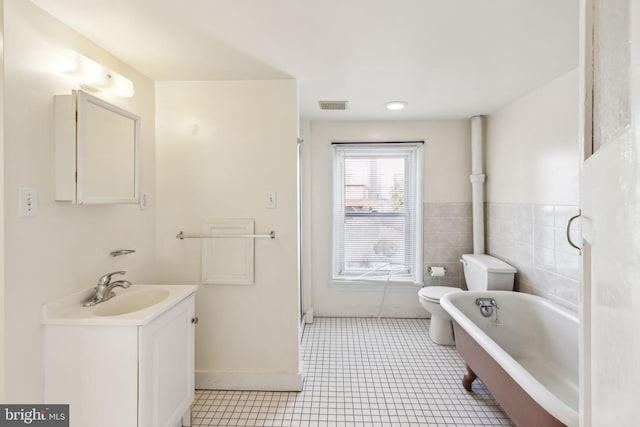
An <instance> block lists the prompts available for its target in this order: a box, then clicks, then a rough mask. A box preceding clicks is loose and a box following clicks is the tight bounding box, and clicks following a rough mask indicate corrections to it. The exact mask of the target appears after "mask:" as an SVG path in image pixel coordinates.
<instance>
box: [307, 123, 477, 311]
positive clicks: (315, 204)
mask: <svg viewBox="0 0 640 427" xmlns="http://www.w3.org/2000/svg"><path fill="white" fill-rule="evenodd" d="M309 126H310V130H309V131H308V132H307V134H310V135H311V143H310V144H309V145H307V146H305V150H308V151H306V152H308V153H309V156H310V158H311V170H310V171H304V173H307V174H309V176H310V177H311V212H310V215H311V257H312V258H311V277H312V285H311V286H312V300H313V301H312V304H313V308H314V312H315V314H316V315H319V316H334V315H348V316H349V315H356V316H371V315H377V313H378V307H379V304H380V301H381V298H382V291H383V289H382V287H383V285H378V284H373V285H366V286H361V287H358V288H357V289H355V288H354V287H353V285H349V286H348V287H347V286H345V285H338V284H333V283H331V244H332V236H331V230H332V229H333V224H332V219H333V214H332V200H333V199H332V196H333V187H332V185H333V184H332V183H333V153H334V152H333V148H332V147H331V142H332V141H425V143H426V145H425V148H424V192H423V193H424V195H423V201H424V202H425V203H452V202H453V203H456V202H469V201H470V200H471V185H470V184H469V174H470V173H471V147H470V138H471V134H470V125H469V121H468V120H441V121H327V122H323V121H313V122H311V123H310V125H309ZM417 292H418V288H417V287H415V286H409V285H394V286H393V288H392V289H390V291H389V292H388V294H387V297H386V301H385V314H386V315H395V316H406V317H412V316H425V315H426V312H425V311H424V309H422V307H421V306H420V305H419V303H418V296H417Z"/></svg>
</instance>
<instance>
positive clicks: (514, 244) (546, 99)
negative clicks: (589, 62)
mask: <svg viewBox="0 0 640 427" xmlns="http://www.w3.org/2000/svg"><path fill="white" fill-rule="evenodd" d="M578 105H579V99H578V74H577V70H573V71H570V72H568V73H566V74H564V75H562V76H560V77H558V78H557V79H555V80H553V81H551V82H549V83H547V84H545V85H543V86H541V87H539V88H538V89H536V90H534V91H532V92H530V93H528V94H527V95H525V96H523V97H521V98H520V99H518V100H516V101H514V102H513V103H511V104H509V105H506V106H504V107H502V108H501V109H500V110H498V111H496V112H495V113H493V114H491V115H490V116H489V117H488V119H487V145H486V152H487V168H486V174H487V198H486V201H487V213H488V215H487V217H486V218H485V220H486V222H487V223H486V225H487V227H486V233H487V239H486V240H487V251H488V253H490V254H492V255H494V256H497V257H499V258H502V259H504V260H505V261H507V262H509V263H510V264H512V265H513V266H514V267H516V269H517V270H518V273H517V275H516V282H517V288H518V290H520V291H524V292H529V293H534V294H537V295H541V296H544V297H546V298H549V299H552V300H555V301H556V302H559V303H561V304H563V305H565V306H567V307H568V308H570V309H573V310H577V309H578V302H579V291H580V254H579V252H578V251H577V250H576V249H575V248H573V247H571V246H570V245H569V244H568V242H567V239H566V226H567V221H568V219H569V217H571V216H573V215H575V214H577V213H578V171H579V164H580V153H579V144H578ZM572 236H573V240H574V241H575V242H580V240H581V239H580V230H579V223H578V222H575V223H574V227H573V229H572Z"/></svg>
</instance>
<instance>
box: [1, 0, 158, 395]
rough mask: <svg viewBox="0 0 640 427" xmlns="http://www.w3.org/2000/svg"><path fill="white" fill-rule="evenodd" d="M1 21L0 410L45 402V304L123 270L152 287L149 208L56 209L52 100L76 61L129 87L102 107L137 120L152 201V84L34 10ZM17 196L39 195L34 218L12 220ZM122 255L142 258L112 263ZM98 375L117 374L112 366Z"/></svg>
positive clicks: (10, 4) (10, 6) (15, 5)
mask: <svg viewBox="0 0 640 427" xmlns="http://www.w3.org/2000/svg"><path fill="white" fill-rule="evenodd" d="M4 18H5V19H4V24H5V27H4V86H5V91H4V106H5V115H4V117H5V129H4V130H5V132H4V139H5V150H4V156H5V158H4V160H5V175H4V177H5V182H4V190H5V199H4V208H5V209H4V215H5V233H6V234H5V252H6V255H5V266H6V268H5V301H4V303H5V319H4V324H3V326H4V329H5V385H6V396H5V397H6V399H5V401H6V402H15V403H25V402H30V403H36V402H40V401H42V399H43V383H42V381H43V349H42V326H41V325H40V320H39V319H40V311H41V306H42V304H43V303H45V302H47V301H50V300H52V299H56V298H58V297H61V296H64V295H67V294H69V293H72V292H74V291H77V290H80V289H86V288H89V287H91V286H94V285H95V283H96V281H97V279H98V277H99V276H100V275H102V274H104V273H106V272H109V271H114V270H120V269H122V270H128V271H129V274H128V278H129V279H130V280H132V281H133V282H134V283H145V282H151V281H153V279H154V278H155V271H154V269H153V264H154V262H153V260H154V256H155V240H154V233H155V209H154V208H153V203H152V206H151V207H149V208H148V209H147V210H140V208H139V206H137V205H118V206H72V205H70V204H68V203H63V202H55V201H54V151H53V150H54V139H53V135H54V129H53V125H54V116H53V105H54V104H53V97H54V95H57V94H70V93H71V90H72V89H75V88H76V87H75V85H74V83H73V82H72V81H71V79H70V78H69V76H67V75H64V74H62V73H60V72H59V68H58V67H59V59H60V58H61V57H63V56H64V55H68V54H69V53H70V52H71V51H77V52H79V53H82V54H83V55H85V56H88V57H91V58H92V59H94V60H96V61H98V62H100V63H102V64H104V65H105V66H107V67H109V68H111V69H113V70H114V71H116V72H118V73H120V74H122V75H124V76H126V77H128V78H129V79H131V80H132V81H134V83H135V89H136V95H135V97H134V98H131V99H127V100H119V99H108V101H110V102H113V103H116V104H118V105H119V106H121V107H123V108H125V109H129V110H131V111H133V112H134V113H136V114H138V115H139V116H141V117H142V124H141V141H140V142H141V146H140V148H141V153H140V156H141V188H142V190H143V191H144V192H147V193H149V195H150V200H152V201H153V199H154V196H155V194H154V188H155V178H154V176H155V163H154V162H155V157H154V156H155V149H154V132H155V129H154V128H155V123H154V84H153V82H152V81H151V80H149V79H148V78H146V77H144V76H142V75H141V74H139V73H138V72H136V71H135V70H133V69H131V68H130V67H128V66H127V65H126V64H123V63H122V62H121V61H119V60H117V59H116V58H114V57H113V56H111V55H110V54H108V53H107V52H105V51H104V50H102V49H101V48H99V47H98V46H96V45H94V44H92V43H91V42H89V41H88V40H86V39H84V38H82V37H81V36H80V35H78V34H77V33H75V32H73V31H71V30H70V29H68V27H66V26H64V25H62V24H61V23H60V22H58V21H56V20H54V19H53V18H51V17H50V16H49V15H47V14H45V13H44V12H42V11H41V10H40V9H38V8H37V7H35V6H34V5H33V4H32V3H31V2H28V1H24V0H6V1H5V2H4ZM113 167H114V168H116V167H117V165H113ZM19 187H35V188H36V189H37V191H38V199H39V213H38V216H37V217H35V218H19V217H18V215H17V212H18V203H17V201H18V200H17V199H18V198H17V195H18V188H19ZM118 248H132V249H136V250H137V251H138V252H137V253H136V254H133V255H129V256H126V257H119V258H111V257H110V256H109V252H110V251H112V250H114V249H118ZM102 368H104V369H112V368H113V369H117V367H115V368H114V367H110V366H109V361H108V360H105V364H104V366H103V367H102Z"/></svg>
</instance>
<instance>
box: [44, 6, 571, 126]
mask: <svg viewBox="0 0 640 427" xmlns="http://www.w3.org/2000/svg"><path fill="white" fill-rule="evenodd" d="M32 1H33V3H35V4H36V5H38V6H40V7H41V8H43V9H45V10H46V11H48V12H49V13H50V14H52V15H53V16H55V17H56V18H58V19H59V20H60V21H62V22H63V23H65V24H66V25H68V26H69V27H71V28H73V29H75V30H76V31H78V32H80V33H81V34H83V35H85V36H86V37H87V38H88V39H90V40H92V41H94V42H95V43H96V44H98V45H100V46H102V47H103V48H105V49H106V50H107V51H109V52H111V53H113V54H114V55H115V56H117V57H119V58H120V59H122V60H123V61H124V62H126V63H128V64H129V65H131V66H133V67H134V68H136V69H137V70H139V71H140V72H142V73H143V74H145V75H147V76H149V77H150V78H152V79H154V80H239V79H282V78H295V79H296V80H297V81H298V85H299V97H300V114H301V117H303V118H307V119H313V120H336V119H348V120H380V119H389V120H398V119H400V120H404V119H427V118H429V119H435V118H461V117H470V116H473V115H477V114H488V113H491V112H493V111H495V110H496V109H497V108H499V107H500V106H502V105H505V104H507V103H509V102H511V101H513V100H515V99H517V98H518V97H519V96H521V95H523V94H525V93H527V92H529V91H530V90H532V89H534V88H536V87H538V86H540V85H542V84H543V83H546V82H548V81H550V80H552V79H554V78H555V77H558V76H560V75H562V74H563V73H565V72H567V71H569V70H571V69H573V68H575V67H576V66H577V64H578V0H395V1H389V0H182V1H180V0H32ZM319 100H347V101H348V102H349V104H348V109H347V110H346V111H321V110H320V109H319V107H318V101H319ZM392 100H403V101H406V102H408V104H409V105H408V107H407V108H406V109H404V110H401V111H388V110H386V109H385V108H384V107H383V104H384V103H385V102H386V101H392Z"/></svg>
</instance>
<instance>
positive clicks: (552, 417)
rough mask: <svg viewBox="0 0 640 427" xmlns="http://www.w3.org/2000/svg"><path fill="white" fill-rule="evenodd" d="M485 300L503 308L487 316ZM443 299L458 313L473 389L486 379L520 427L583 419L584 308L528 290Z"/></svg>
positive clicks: (467, 379)
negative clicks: (580, 340)
mask: <svg viewBox="0 0 640 427" xmlns="http://www.w3.org/2000/svg"><path fill="white" fill-rule="evenodd" d="M478 298H488V299H489V300H485V302H488V303H489V304H487V305H490V304H491V303H490V301H491V299H493V300H494V301H495V303H496V305H497V307H498V309H495V307H494V309H493V313H492V314H491V315H489V317H484V316H483V315H482V314H481V312H480V307H479V306H478V305H476V299H478ZM440 303H441V305H442V307H443V308H444V309H445V310H446V311H447V312H448V313H449V314H450V315H451V317H452V318H453V326H454V333H455V340H456V348H457V349H458V351H459V352H460V354H461V355H462V358H463V359H464V361H465V363H466V365H467V370H468V373H467V375H465V376H464V379H463V381H462V383H463V385H464V387H465V388H466V389H467V390H468V391H471V383H472V382H473V380H475V379H476V377H479V378H480V379H481V380H482V382H483V383H484V384H485V386H486V387H487V389H489V391H490V392H491V394H492V395H493V397H495V399H496V400H497V401H498V403H499V404H500V405H501V406H502V408H503V409H504V410H505V412H506V413H507V414H508V415H509V417H510V418H511V419H512V420H513V422H515V423H516V425H518V426H519V427H526V426H532V427H534V426H535V427H539V426H563V425H566V426H571V427H573V426H577V425H578V317H577V314H575V313H573V312H571V311H569V310H567V309H565V308H563V307H561V306H559V305H557V304H555V303H553V302H551V301H549V300H546V299H544V298H541V297H537V296H535V295H530V294H525V293H520V292H506V291H477V292H474V291H468V292H457V293H452V294H449V295H446V296H444V297H443V298H442V300H441V302H440ZM487 311H489V310H487ZM496 316H497V317H496Z"/></svg>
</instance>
